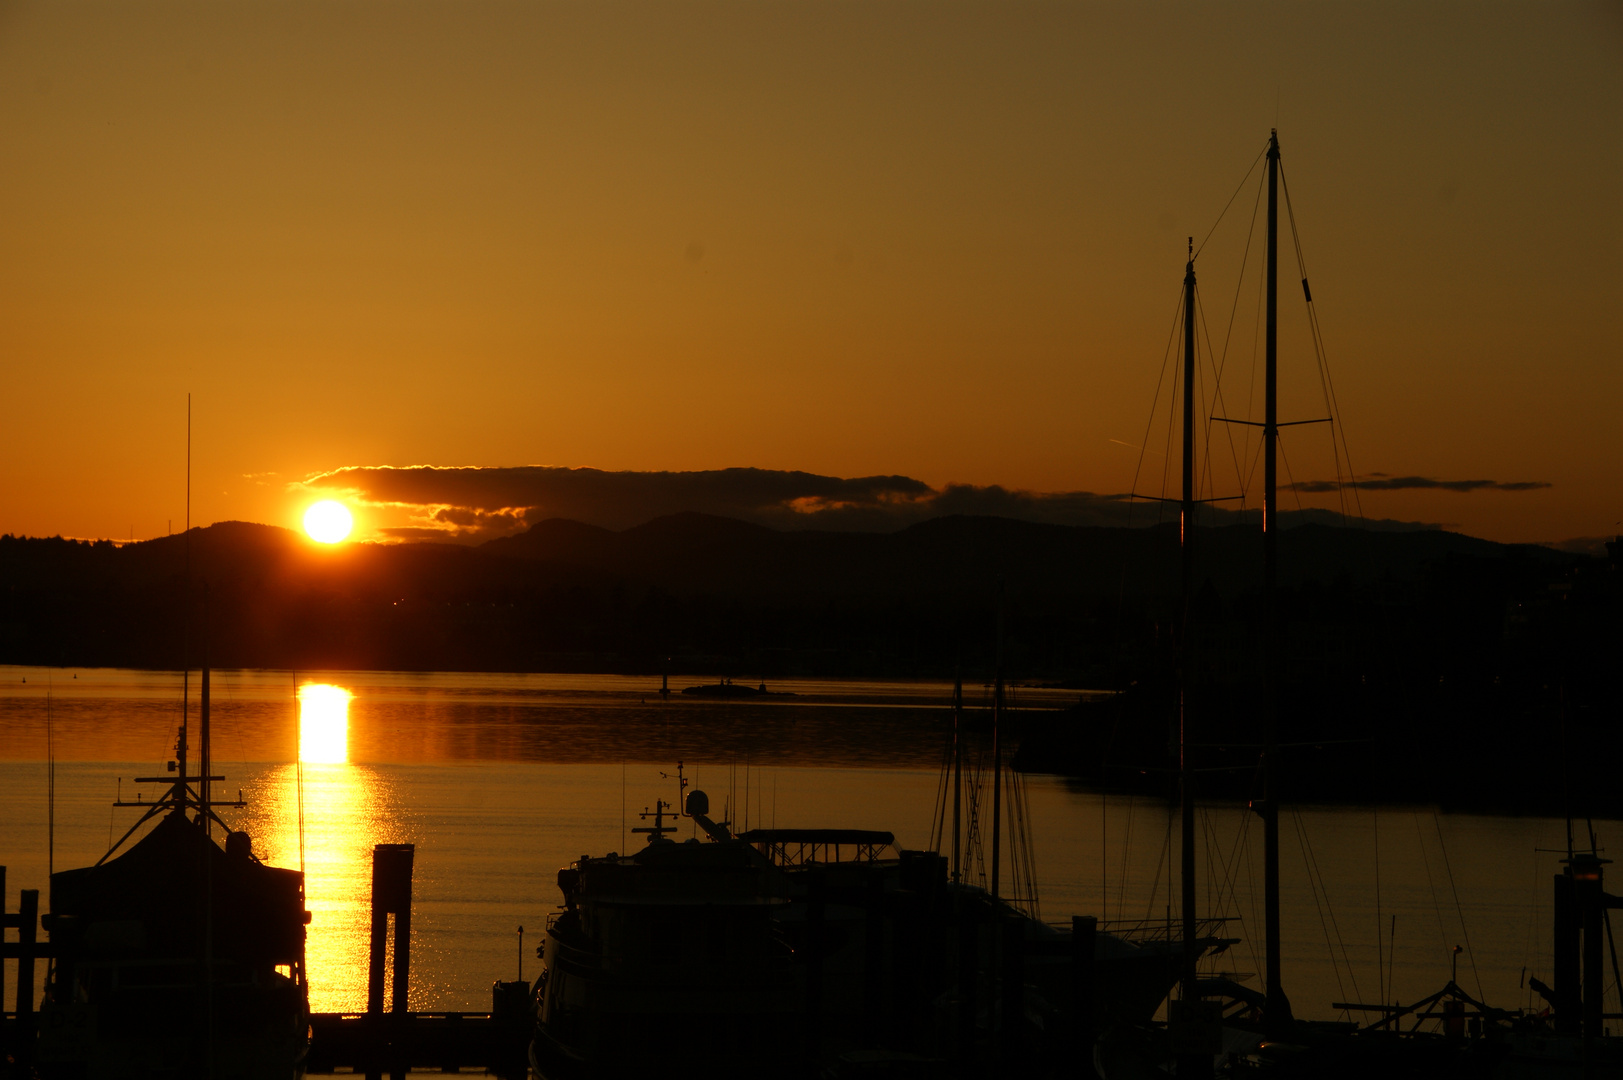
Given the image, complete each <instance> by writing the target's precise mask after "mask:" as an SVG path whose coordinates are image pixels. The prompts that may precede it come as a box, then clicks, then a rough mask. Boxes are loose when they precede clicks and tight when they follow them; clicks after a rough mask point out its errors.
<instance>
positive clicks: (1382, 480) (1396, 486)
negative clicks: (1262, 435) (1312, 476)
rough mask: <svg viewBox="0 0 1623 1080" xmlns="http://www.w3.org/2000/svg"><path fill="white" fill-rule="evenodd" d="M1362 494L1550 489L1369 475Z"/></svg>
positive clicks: (1333, 486) (1306, 487)
mask: <svg viewBox="0 0 1623 1080" xmlns="http://www.w3.org/2000/svg"><path fill="white" fill-rule="evenodd" d="M1344 486H1346V485H1345V484H1344V483H1342V482H1341V481H1337V480H1301V481H1298V482H1297V483H1294V484H1291V485H1290V488H1291V490H1293V491H1300V492H1303V493H1306V494H1323V493H1325V492H1331V491H1337V490H1339V489H1340V488H1342V487H1344ZM1357 486H1358V487H1359V488H1360V489H1361V490H1364V491H1461V492H1465V491H1536V490H1538V489H1539V488H1547V487H1553V486H1554V485H1553V484H1551V483H1550V482H1549V481H1547V480H1435V479H1433V478H1431V477H1429V476H1387V475H1386V474H1384V473H1372V474H1371V475H1369V476H1366V477H1364V478H1362V479H1360V480H1359V481H1357Z"/></svg>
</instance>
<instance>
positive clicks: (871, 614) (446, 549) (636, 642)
mask: <svg viewBox="0 0 1623 1080" xmlns="http://www.w3.org/2000/svg"><path fill="white" fill-rule="evenodd" d="M1197 540H1198V542H1199V547H1198V562H1197V565H1198V567H1199V576H1200V580H1201V584H1202V591H1201V595H1202V603H1203V605H1205V610H1207V611H1209V612H1212V613H1213V614H1212V616H1211V618H1212V620H1213V625H1217V624H1218V623H1220V622H1221V621H1222V620H1225V619H1226V620H1234V619H1240V620H1242V621H1243V620H1244V619H1245V618H1248V617H1249V616H1248V615H1246V611H1247V610H1248V608H1247V605H1248V604H1250V600H1249V599H1248V598H1250V597H1254V594H1255V592H1256V589H1257V586H1258V583H1259V580H1260V576H1261V538H1260V535H1259V533H1258V531H1257V530H1256V529H1255V528H1254V527H1250V526H1243V525H1236V526H1228V527H1224V528H1218V529H1211V530H1200V531H1199V532H1198V534H1197ZM188 552H189V554H188ZM188 558H189V560H190V571H189V573H190V580H191V581H192V583H193V588H192V593H191V595H192V602H193V605H194V606H193V609H192V613H191V624H190V626H191V630H190V634H191V637H190V638H189V642H190V646H189V649H190V659H191V662H193V663H194V664H195V663H196V662H198V661H199V660H200V659H201V652H200V650H201V649H202V648H203V643H204V642H206V643H207V648H208V650H209V659H210V661H211V662H212V663H213V664H215V665H217V666H242V667H293V666H297V667H300V668H305V669H312V668H331V667H365V668H389V669H465V670H538V669H539V670H562V669H577V670H655V669H657V668H658V667H659V666H660V665H663V664H664V663H665V662H666V661H665V658H666V657H674V658H675V660H674V661H673V663H675V664H676V665H677V666H679V667H686V668H688V669H690V670H693V671H695V672H697V673H709V674H745V675H748V676H751V677H754V676H758V675H761V674H777V673H783V674H790V673H808V674H817V673H824V674H897V675H906V674H922V673H935V674H942V673H946V672H948V671H950V670H952V669H953V667H954V665H955V663H962V664H963V665H966V666H968V667H971V668H975V667H984V666H985V665H986V664H987V663H988V662H989V657H990V655H991V653H992V651H993V649H992V642H991V634H992V627H993V625H994V623H995V620H994V618H993V614H992V613H993V610H994V606H995V603H996V597H997V596H998V595H999V590H1000V588H1001V590H1002V595H1003V597H1004V603H1005V606H1006V609H1007V614H1008V617H1007V620H1006V622H1007V626H1008V638H1009V640H1008V643H1007V644H1008V650H1007V656H1008V657H1009V658H1010V662H1011V664H1013V665H1014V667H1013V669H1012V670H1014V671H1017V672H1019V673H1020V674H1022V675H1029V676H1031V677H1039V676H1040V677H1054V678H1061V679H1066V678H1070V679H1074V678H1080V677H1082V673H1089V674H1088V676H1087V677H1089V678H1092V679H1095V680H1098V679H1101V678H1105V676H1101V675H1100V674H1099V672H1101V671H1108V672H1110V673H1112V674H1111V675H1110V676H1109V677H1111V678H1119V677H1122V675H1123V674H1124V672H1127V671H1131V670H1136V668H1135V666H1134V665H1139V666H1142V664H1144V663H1148V660H1147V659H1145V658H1146V657H1148V656H1149V655H1150V653H1151V652H1153V642H1154V640H1155V635H1156V634H1157V633H1159V632H1160V631H1158V630H1157V629H1156V627H1157V626H1161V625H1164V620H1165V618H1166V617H1167V613H1168V611H1169V599H1170V598H1171V597H1172V596H1173V595H1174V594H1175V591H1176V588H1177V575H1178V567H1179V552H1178V542H1177V534H1176V529H1175V527H1172V526H1160V527H1152V528H1144V529H1121V528H1085V527H1069V526H1062V525H1043V524H1033V523H1029V522H1022V521H1016V520H1011V519H1007V518H995V517H943V518H937V519H934V520H930V521H926V522H923V523H921V524H917V525H914V526H912V527H910V528H907V529H904V530H902V531H900V532H895V533H849V532H841V533H833V532H810V531H807V532H788V531H778V530H774V529H770V528H766V527H763V526H760V525H753V524H748V523H745V522H741V521H735V520H732V519H729V518H721V517H714V516H708V515H703V514H693V513H684V514H675V515H671V516H667V517H661V518H657V519H655V520H653V521H649V522H647V523H645V524H642V525H639V526H637V527H635V528H631V529H626V530H624V531H620V532H615V531H611V530H607V529H602V528H597V527H595V526H591V525H584V524H581V523H579V522H574V521H565V520H551V521H543V522H540V523H538V524H537V525H535V526H533V527H532V528H530V529H529V530H528V531H526V532H524V533H522V534H519V535H515V536H511V537H507V538H504V539H500V540H493V541H490V542H488V543H486V544H484V545H483V546H481V547H478V548H468V547H461V546H455V545H449V544H446V545H440V544H402V545H372V544H350V545H343V546H340V547H336V548H326V547H322V546H319V545H315V544H312V543H310V542H308V541H306V540H305V539H304V538H302V537H300V536H298V535H296V534H294V533H292V532H289V531H288V530H285V529H279V528H274V527H271V526H265V525H254V524H248V523H244V522H223V523H220V524H217V525H213V526H210V527H208V528H200V529H193V530H192V531H191V532H190V534H189V536H185V535H177V536H169V537H163V538H160V539H156V540H149V541H145V542H142V543H136V544H128V545H121V546H120V545H113V544H111V543H107V542H98V543H84V542H74V541H67V540H62V539H20V538H15V537H6V538H3V539H0V589H3V592H0V661H3V662H9V663H34V664H80V665H90V664H103V665H127V666H140V667H176V666H179V665H180V663H181V657H182V637H183V634H184V633H185V630H186V626H187V623H186V619H185V618H184V614H185V607H184V603H183V597H184V595H185V582H186V580H187V573H188V571H187V560H188ZM1582 562H1584V560H1581V559H1577V558H1576V557H1573V556H1565V555H1560V554H1558V553H1556V552H1553V551H1550V550H1547V549H1542V548H1527V547H1512V546H1506V545H1500V544H1495V543H1492V542H1489V541H1485V540H1479V539H1475V538H1472V537H1467V536H1461V535H1459V534H1456V533H1448V532H1364V531H1359V530H1354V529H1340V528H1332V527H1327V526H1323V525H1303V526H1300V527H1297V528H1293V529H1289V530H1287V531H1284V532H1283V533H1282V534H1281V536H1280V578H1281V583H1282V585H1283V586H1285V587H1286V588H1287V589H1288V590H1290V591H1291V592H1292V595H1296V594H1301V595H1302V596H1312V597H1317V598H1319V599H1318V600H1315V601H1314V603H1316V604H1318V607H1317V608H1315V609H1314V610H1315V612H1316V613H1315V614H1313V616H1312V617H1313V618H1315V619H1319V620H1320V621H1323V620H1329V621H1330V622H1332V623H1338V624H1339V623H1340V622H1346V621H1347V620H1355V618H1356V611H1355V608H1357V609H1358V610H1363V609H1362V608H1359V607H1358V605H1367V604H1369V603H1375V602H1376V599H1372V598H1377V599H1378V602H1379V603H1380V604H1383V605H1386V606H1387V607H1388V608H1390V607H1391V605H1393V604H1395V603H1396V604H1400V605H1403V604H1407V605H1409V606H1410V607H1415V608H1416V609H1417V610H1419V609H1420V608H1426V605H1427V604H1430V603H1432V599H1428V598H1434V597H1435V595H1436V588H1437V583H1438V582H1440V581H1445V579H1446V580H1447V581H1454V580H1455V578H1457V577H1458V576H1459V573H1461V572H1463V573H1464V574H1465V578H1466V580H1467V586H1466V591H1467V592H1469V591H1470V589H1469V582H1473V581H1478V580H1479V579H1480V582H1481V583H1482V590H1485V591H1482V592H1481V595H1480V596H1477V597H1476V599H1475V601H1473V603H1475V605H1476V606H1475V607H1471V605H1467V607H1471V610H1473V611H1475V612H1477V615H1478V616H1480V613H1481V611H1482V610H1486V611H1489V612H1492V613H1496V614H1493V616H1492V617H1493V618H1501V617H1502V612H1503V608H1504V604H1505V602H1506V600H1505V596H1506V595H1508V594H1506V593H1505V589H1507V588H1523V587H1526V588H1534V589H1536V590H1542V589H1544V588H1545V583H1546V581H1545V579H1547V578H1550V577H1552V576H1554V577H1560V576H1561V575H1562V574H1564V573H1568V572H1569V570H1570V568H1571V567H1573V566H1576V565H1579V564H1580V563H1582ZM1450 566H1452V567H1454V568H1455V569H1454V570H1452V571H1445V569H1444V568H1446V567H1450ZM1460 567H1467V568H1468V569H1467V570H1465V571H1460V570H1459V568H1460ZM1450 574H1452V575H1453V576H1452V577H1450V576H1449V575H1450ZM1507 582H1510V583H1512V584H1506V583H1507ZM1529 583H1531V584H1529ZM1448 588H1450V589H1455V590H1456V591H1457V589H1458V588H1459V586H1458V583H1457V582H1456V583H1455V584H1454V585H1449V586H1448ZM1377 594H1378V597H1377ZM1450 595H1452V594H1450ZM1325 597H1330V598H1331V600H1329V601H1326V600H1325V599H1324V598H1325ZM1448 602H1449V603H1450V604H1456V603H1457V600H1456V599H1451V600H1449V601H1448ZM1417 605H1418V607H1417ZM1253 606H1254V605H1253ZM1292 610H1300V611H1301V612H1304V613H1305V612H1306V611H1307V609H1306V608H1305V607H1302V605H1301V604H1297V606H1296V608H1293V609H1292ZM1426 610H1428V611H1429V610H1430V608H1426ZM1460 610H1462V611H1463V610H1465V609H1463V608H1462V609H1460ZM1300 617H1303V618H1306V617H1307V615H1306V614H1302V615H1301V616H1300ZM1429 617H1430V616H1428V618H1429ZM205 620H206V626H207V629H206V630H205V629H204V625H205ZM1338 621H1339V622H1338ZM1236 625H1238V624H1236Z"/></svg>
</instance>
